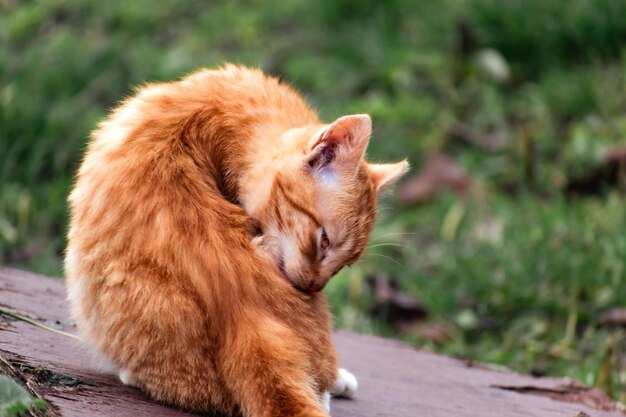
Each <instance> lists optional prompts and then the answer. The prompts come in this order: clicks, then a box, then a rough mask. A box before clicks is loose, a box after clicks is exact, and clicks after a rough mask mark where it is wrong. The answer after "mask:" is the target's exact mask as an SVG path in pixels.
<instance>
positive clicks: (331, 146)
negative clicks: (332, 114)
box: [309, 114, 372, 168]
mask: <svg viewBox="0 0 626 417" xmlns="http://www.w3.org/2000/svg"><path fill="white" fill-rule="evenodd" d="M371 134H372V120H371V119H370V117H369V116H368V115H367V114H353V115H350V116H343V117H340V118H339V119H337V120H335V121H334V122H333V123H332V124H331V125H330V126H328V127H327V128H326V129H325V130H323V131H322V132H321V133H320V134H319V135H317V137H314V138H313V139H312V140H311V143H310V144H309V150H310V159H309V166H311V167H315V168H321V167H325V166H328V165H330V164H333V165H335V166H337V167H340V168H341V167H343V168H349V167H356V164H357V163H358V161H360V160H361V159H362V158H363V155H364V154H365V149H366V148H367V144H368V142H369V139H370V135H371Z"/></svg>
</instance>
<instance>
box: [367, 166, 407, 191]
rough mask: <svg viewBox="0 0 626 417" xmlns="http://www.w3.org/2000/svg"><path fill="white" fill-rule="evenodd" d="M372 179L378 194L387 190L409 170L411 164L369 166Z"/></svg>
mask: <svg viewBox="0 0 626 417" xmlns="http://www.w3.org/2000/svg"><path fill="white" fill-rule="evenodd" d="M368 167H369V172H370V178H371V179H372V182H373V183H374V187H375V188H376V192H377V193H378V194H380V193H382V192H384V191H385V190H387V189H388V188H389V187H390V186H391V185H393V184H394V183H395V182H396V181H398V180H399V179H400V177H402V176H403V175H404V174H406V173H407V171H408V170H409V163H408V162H407V160H406V159H405V160H404V161H400V162H396V163H395V164H368Z"/></svg>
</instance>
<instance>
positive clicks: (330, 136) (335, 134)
mask: <svg viewBox="0 0 626 417" xmlns="http://www.w3.org/2000/svg"><path fill="white" fill-rule="evenodd" d="M353 124H354V122H352V121H350V120H341V119H339V120H338V121H337V122H335V123H333V124H332V125H331V126H330V128H328V130H327V131H326V133H325V134H324V135H323V136H322V140H323V141H325V142H327V143H329V144H333V145H344V144H345V145H348V146H349V145H350V144H352V139H353V138H354V134H353V133H352V131H353Z"/></svg>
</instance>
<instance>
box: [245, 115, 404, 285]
mask: <svg viewBox="0 0 626 417" xmlns="http://www.w3.org/2000/svg"><path fill="white" fill-rule="evenodd" d="M371 131H372V122H371V120H370V118H369V116H367V115H351V116H344V117H341V118H339V119H337V120H336V121H335V122H333V123H332V124H330V125H311V126H305V127H302V128H299V129H292V130H289V131H287V132H285V133H284V134H283V135H282V144H283V145H284V149H283V150H282V151H281V152H278V153H276V156H275V161H274V163H273V164H272V167H273V168H274V169H275V171H274V172H267V173H266V174H267V175H271V177H272V180H273V183H272V185H271V187H270V189H271V191H270V193H269V194H268V196H267V197H268V198H267V200H266V202H265V204H263V209H262V210H260V211H259V212H258V213H256V215H255V218H256V219H257V220H258V221H259V224H260V228H261V233H262V243H261V247H262V248H263V249H264V250H265V251H267V252H268V253H269V254H270V255H271V256H272V257H273V258H274V260H275V262H276V263H277V265H278V267H279V268H280V270H281V272H282V273H283V274H284V275H285V277H286V278H287V279H288V280H289V281H290V282H291V283H292V284H293V285H294V286H295V287H296V288H298V289H300V290H302V291H304V292H317V291H320V290H321V289H322V288H324V286H325V285H326V283H327V282H328V280H329V279H330V278H331V277H332V276H333V275H335V274H336V273H337V272H338V271H339V270H340V269H341V268H343V267H344V266H346V265H352V264H354V263H355V262H356V261H357V260H358V259H359V258H360V257H361V256H362V255H363V252H364V251H365V249H366V247H367V242H368V238H369V235H370V232H371V231H372V228H373V226H374V221H375V219H376V208H377V198H378V196H379V195H380V193H382V192H383V191H384V190H385V189H386V188H387V187H389V186H390V185H391V184H393V183H394V182H396V181H397V180H398V179H399V178H400V177H401V176H402V175H403V174H404V173H405V172H406V171H407V170H408V163H407V162H406V161H402V162H398V163H395V164H369V163H367V162H366V161H365V159H364V154H365V149H366V148H367V144H368V142H369V138H370V134H371Z"/></svg>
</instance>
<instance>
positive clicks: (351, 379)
mask: <svg viewBox="0 0 626 417" xmlns="http://www.w3.org/2000/svg"><path fill="white" fill-rule="evenodd" d="M358 385H359V384H358V383H357V382H356V377H355V376H354V375H352V374H351V373H350V372H348V371H346V370H345V369H343V368H339V370H338V375H337V380H336V381H335V386H334V387H333V389H332V390H331V391H330V393H331V394H333V395H334V396H335V397H344V398H352V397H354V394H356V390H357V387H358Z"/></svg>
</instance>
